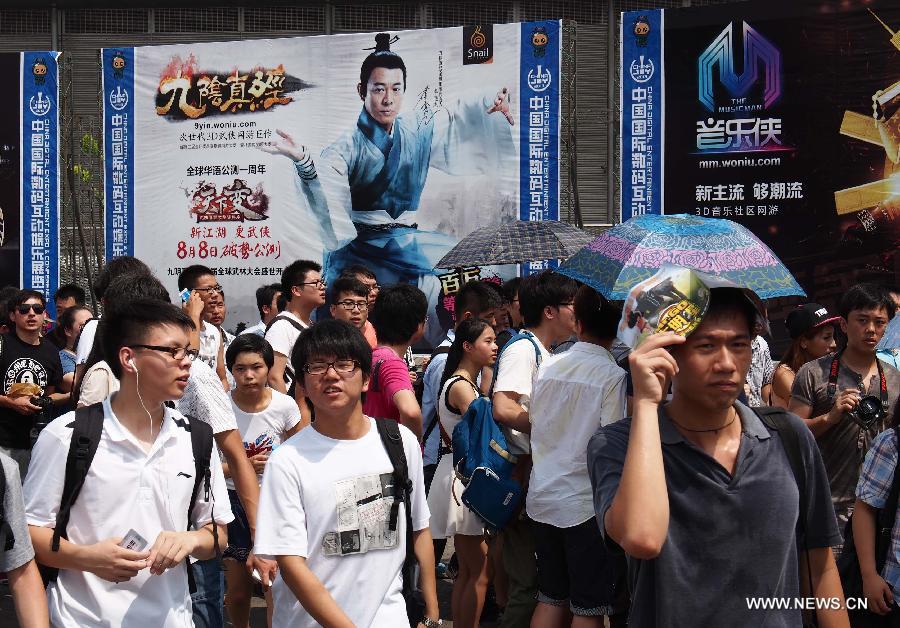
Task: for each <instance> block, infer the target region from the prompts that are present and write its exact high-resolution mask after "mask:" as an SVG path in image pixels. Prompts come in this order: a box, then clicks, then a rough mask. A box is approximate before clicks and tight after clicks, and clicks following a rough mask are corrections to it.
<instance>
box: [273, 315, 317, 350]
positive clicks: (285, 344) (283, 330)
mask: <svg viewBox="0 0 900 628" xmlns="http://www.w3.org/2000/svg"><path fill="white" fill-rule="evenodd" d="M279 316H281V317H282V319H281V320H277V321H275V322H274V323H272V326H271V327H269V331H267V332H266V340H268V341H269V344H270V345H272V349H273V350H274V351H277V352H278V353H280V354H281V355H283V356H286V357H287V359H288V360H290V359H291V351H293V350H294V343H295V342H297V338H299V337H300V330H299V329H297V328H296V327H294V326H293V325H291V322H290V321H286V320H284V319H285V318H292V319H294V320H295V321H296V322H297V323H299V324H300V326H301V327H302V328H303V329H308V328H309V325H307V324H306V323H304V322H303V321H301V320H300V319H299V318H298V317H297V316H294V315H293V314H292V313H290V312H288V311H287V310H285V311H284V312H281V313H280V314H279Z"/></svg>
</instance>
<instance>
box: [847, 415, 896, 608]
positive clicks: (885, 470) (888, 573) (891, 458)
mask: <svg viewBox="0 0 900 628" xmlns="http://www.w3.org/2000/svg"><path fill="white" fill-rule="evenodd" d="M896 469H897V441H896V439H895V438H894V430H885V431H883V432H882V433H881V434H879V435H878V436H876V437H875V440H873V441H872V447H871V448H870V449H869V451H868V453H867V454H866V460H865V462H863V468H862V472H861V473H860V474H859V483H858V484H857V485H856V496H857V497H858V498H859V499H860V500H861V501H864V502H865V503H867V504H868V505H869V506H871V507H872V508H884V505H885V503H886V502H887V499H888V495H889V494H890V492H891V484H893V482H894V471H895V470H896ZM898 510H900V509H898ZM898 556H900V517H897V518H896V519H895V520H894V529H893V530H891V549H890V551H888V555H887V560H886V561H885V563H884V569H882V571H881V577H882V578H884V579H885V581H886V582H887V583H888V584H889V585H891V589H892V590H893V592H894V599H900V562H898V559H897V558H898Z"/></svg>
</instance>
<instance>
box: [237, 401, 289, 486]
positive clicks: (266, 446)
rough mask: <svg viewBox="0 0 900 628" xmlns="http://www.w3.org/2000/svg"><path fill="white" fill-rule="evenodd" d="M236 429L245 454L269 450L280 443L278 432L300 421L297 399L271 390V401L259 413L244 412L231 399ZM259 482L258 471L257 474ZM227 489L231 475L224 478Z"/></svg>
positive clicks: (282, 431)
mask: <svg viewBox="0 0 900 628" xmlns="http://www.w3.org/2000/svg"><path fill="white" fill-rule="evenodd" d="M231 408H232V409H233V410H234V418H235V419H237V426H238V431H240V433H241V440H242V441H244V450H245V451H246V452H247V457H248V458H249V457H250V456H255V455H256V454H261V453H266V452H271V451H273V450H274V449H275V448H276V447H278V446H279V445H280V444H281V436H282V434H285V433H287V432H288V431H289V430H292V429H293V428H294V427H295V426H296V425H297V423H299V422H300V408H298V407H297V402H296V401H294V400H293V399H291V398H290V397H288V396H287V395H285V394H284V393H280V392H278V391H277V390H272V400H271V401H270V402H269V406H268V407H267V408H266V409H265V410H263V411H262V412H244V411H243V410H241V409H240V408H239V407H238V405H237V404H236V403H235V402H234V399H232V400H231ZM259 481H260V482H262V473H260V474H259ZM225 483H226V484H227V485H228V488H230V489H231V490H234V482H233V481H232V480H231V478H225Z"/></svg>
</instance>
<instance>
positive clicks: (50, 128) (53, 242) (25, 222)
mask: <svg viewBox="0 0 900 628" xmlns="http://www.w3.org/2000/svg"><path fill="white" fill-rule="evenodd" d="M58 59H59V53H58V52H54V51H34V52H23V53H22V54H21V57H20V69H21V73H20V83H19V84H20V86H21V89H20V96H21V99H20V103H21V116H20V120H21V125H22V126H21V129H20V142H19V145H20V147H21V149H20V159H21V178H20V181H21V183H20V185H21V192H22V196H21V207H22V214H21V217H22V219H21V223H20V231H21V255H22V258H21V259H22V263H21V266H20V268H21V269H22V270H21V275H22V276H21V278H20V282H21V285H22V287H24V288H30V289H32V290H38V291H40V292H41V293H43V294H44V295H45V296H46V297H47V301H48V304H49V305H50V307H51V310H50V316H51V317H53V316H54V315H55V313H54V312H53V311H52V299H51V298H50V297H52V296H53V293H54V292H55V291H56V288H57V286H58V284H59V65H58V63H57V61H58Z"/></svg>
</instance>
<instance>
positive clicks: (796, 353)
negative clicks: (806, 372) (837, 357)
mask: <svg viewBox="0 0 900 628" xmlns="http://www.w3.org/2000/svg"><path fill="white" fill-rule="evenodd" d="M840 320H841V317H840V316H832V315H831V314H829V313H828V310H827V309H826V308H825V306H823V305H819V304H818V303H807V304H806V305H801V306H799V307H798V308H797V309H795V310H794V311H792V312H791V313H790V314H788V316H787V320H785V325H786V326H787V329H788V333H789V334H790V336H791V338H792V339H793V342H792V343H791V346H790V347H789V348H788V350H787V351H786V352H785V353H784V356H783V357H782V358H781V362H780V363H779V364H778V366H777V367H776V369H775V374H774V376H773V380H772V400H771V404H772V405H773V406H780V407H782V408H785V409H787V407H788V402H789V401H790V400H791V387H792V386H793V385H794V377H795V376H796V375H797V369H799V368H800V367H801V366H803V365H804V364H806V363H807V362H810V361H812V360H818V359H819V358H821V357H822V356H825V355H828V354H829V353H833V352H834V350H835V349H836V348H837V343H836V342H835V338H834V333H835V330H834V327H835V325H836V324H837V322H838V321H840Z"/></svg>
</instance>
